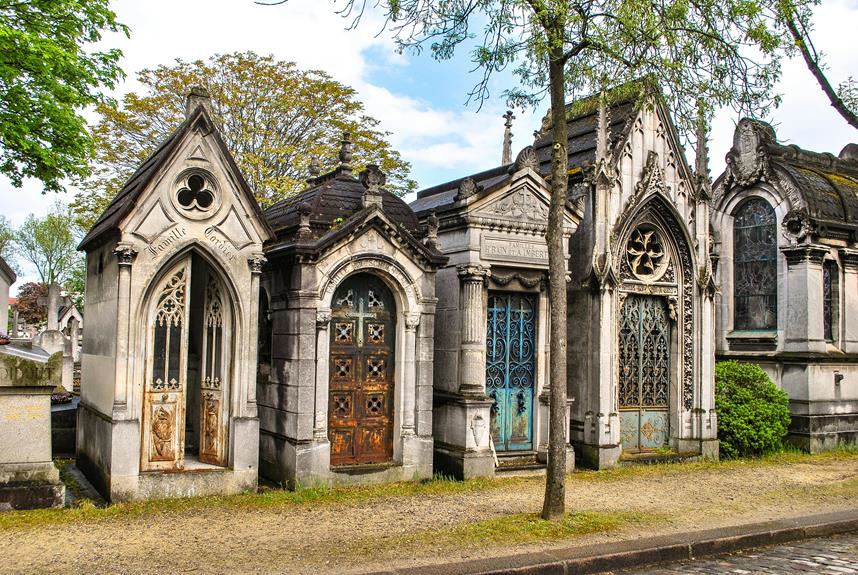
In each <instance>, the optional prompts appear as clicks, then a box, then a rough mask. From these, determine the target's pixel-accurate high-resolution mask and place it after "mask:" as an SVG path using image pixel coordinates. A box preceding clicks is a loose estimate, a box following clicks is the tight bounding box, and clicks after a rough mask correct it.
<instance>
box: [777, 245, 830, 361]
mask: <svg viewBox="0 0 858 575" xmlns="http://www.w3.org/2000/svg"><path fill="white" fill-rule="evenodd" d="M781 252H783V254H784V256H785V257H786V260H787V309H786V313H787V317H786V329H785V338H784V351H814V352H824V351H825V336H824V333H823V320H822V260H823V258H824V257H825V254H827V253H828V248H827V247H825V246H820V245H813V244H808V245H799V246H787V247H783V248H781Z"/></svg>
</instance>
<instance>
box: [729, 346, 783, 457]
mask: <svg viewBox="0 0 858 575" xmlns="http://www.w3.org/2000/svg"><path fill="white" fill-rule="evenodd" d="M715 411H716V412H717V413H718V439H719V440H721V455H722V456H723V457H727V458H730V457H754V456H759V455H763V454H766V453H771V452H774V451H779V450H781V449H783V440H784V437H786V434H787V427H788V426H789V422H790V415H789V396H787V394H786V392H785V391H783V390H781V389H778V387H777V386H776V385H775V384H774V383H772V380H771V379H769V376H768V375H766V372H765V371H763V370H762V368H760V366H758V365H755V364H751V363H739V362H736V361H724V362H719V363H717V364H716V365H715Z"/></svg>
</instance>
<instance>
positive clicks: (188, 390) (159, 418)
mask: <svg viewBox="0 0 858 575" xmlns="http://www.w3.org/2000/svg"><path fill="white" fill-rule="evenodd" d="M197 264H202V265H201V266H198V265H197ZM201 272H202V273H203V274H204V275H203V276H202V278H201V279H202V280H203V281H202V283H197V280H196V279H195V278H196V277H199V276H197V275H196V274H199V273H201ZM172 292H175V294H173V293H172ZM165 298H166V299H165ZM240 301H241V300H240V299H239V297H238V291H237V289H236V287H235V285H234V284H233V282H232V280H231V278H230V275H229V274H228V273H226V271H225V270H224V269H223V267H222V266H221V265H220V262H219V261H218V259H217V258H215V257H213V255H212V254H210V253H208V251H207V248H206V247H205V246H204V245H202V244H198V243H191V244H188V245H187V246H185V248H183V249H182V250H180V251H179V252H178V253H176V254H174V255H173V256H172V257H170V258H168V259H167V260H166V261H165V262H164V263H163V264H162V265H161V266H160V268H159V269H158V270H157V271H156V272H155V273H153V274H152V277H151V278H150V279H149V281H148V284H147V287H146V289H145V290H144V292H143V297H141V298H140V302H139V304H138V305H139V308H138V313H137V315H136V316H135V317H137V318H138V319H137V322H136V328H135V329H136V334H137V337H136V340H137V342H138V343H137V350H136V351H137V353H138V355H137V357H139V358H141V361H140V362H139V367H138V368H137V374H138V375H137V376H136V377H135V380H134V381H135V395H137V394H139V396H138V397H140V406H141V408H142V421H143V425H142V429H141V432H142V438H141V454H140V457H141V460H140V461H141V470H144V471H155V470H166V471H180V470H182V469H183V468H184V466H185V457H186V439H187V438H186V430H187V429H192V430H193V434H192V437H193V442H191V443H189V444H188V445H193V448H194V449H193V451H191V455H192V456H194V455H195V456H196V457H197V458H198V461H199V462H200V463H206V464H212V465H217V466H220V467H226V466H227V465H228V463H229V460H230V458H231V455H232V454H231V453H230V450H229V441H228V437H229V433H230V431H229V428H230V426H229V422H230V420H231V417H232V414H234V413H235V410H236V408H237V403H236V402H237V400H238V398H239V396H240V383H239V378H240V375H241V368H240V366H239V365H238V363H237V360H238V358H239V357H240V356H241V349H240V343H239V342H242V341H244V338H245V333H244V330H243V328H242V326H243V323H242V310H241V305H240ZM162 302H166V303H162ZM167 304H169V305H167ZM165 306H166V307H165ZM177 309H178V312H177V311H176V310H177ZM177 313H178V314H179V315H176V314H177ZM162 316H165V317H166V320H167V324H166V326H165V321H163V320H164V318H163V317H162ZM171 321H175V323H176V326H177V329H174V328H172V327H170V323H169V322H171ZM192 350H193V353H194V357H196V358H198V362H197V363H195V362H191V361H190V354H191V353H192ZM174 362H177V367H175V366H173V363H174ZM162 364H163V365H162ZM173 367H175V373H176V375H175V376H174V377H173V378H170V377H168V376H169V374H170V373H172V371H171V368H173ZM162 371H163V372H164V373H165V374H167V375H165V376H164V377H163V378H159V377H157V376H158V373H161V372H162ZM192 374H193V376H192ZM189 422H192V423H189Z"/></svg>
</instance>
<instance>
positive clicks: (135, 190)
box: [77, 105, 274, 251]
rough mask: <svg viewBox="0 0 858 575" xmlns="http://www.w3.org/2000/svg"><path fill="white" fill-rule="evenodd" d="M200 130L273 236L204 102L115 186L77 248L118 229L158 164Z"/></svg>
mask: <svg viewBox="0 0 858 575" xmlns="http://www.w3.org/2000/svg"><path fill="white" fill-rule="evenodd" d="M197 129H199V130H202V131H205V132H206V133H209V134H211V135H212V136H213V138H214V141H215V143H216V144H217V146H218V148H219V149H220V151H221V153H222V154H223V157H224V158H225V159H226V163H227V169H229V170H230V171H232V173H233V174H234V175H235V177H236V181H237V182H238V185H239V190H240V193H242V194H244V196H245V197H246V199H247V200H248V203H249V205H250V206H251V207H252V209H253V211H254V215H255V216H256V218H257V220H258V221H259V223H260V225H261V226H262V227H263V229H264V230H265V232H266V233H267V235H268V237H273V235H274V234H273V233H272V232H271V228H270V227H269V226H268V223H267V221H266V220H265V216H264V215H263V214H262V210H261V209H260V208H259V204H258V203H257V202H256V198H255V197H254V194H253V191H252V190H251V189H250V186H249V185H248V184H247V181H246V180H245V179H244V176H243V175H242V173H241V170H239V168H238V165H236V163H235V159H234V158H233V157H232V153H230V151H229V149H228V148H227V145H226V142H224V141H223V138H222V137H221V135H220V132H219V131H218V129H217V127H216V126H215V123H214V122H213V121H212V118H211V116H210V115H209V112H208V110H207V109H206V107H205V106H202V105H199V106H197V107H196V108H195V109H194V110H193V111H192V112H191V113H190V114H188V117H187V118H186V119H185V121H184V122H182V123H181V124H180V125H179V127H178V128H176V130H175V131H174V132H173V133H172V134H170V135H169V136H168V137H167V138H166V139H165V140H164V141H163V142H161V144H160V145H159V146H158V147H157V148H155V151H154V152H152V154H151V155H150V156H149V157H148V158H146V160H145V161H144V162H143V163H142V164H140V167H139V168H137V171H135V172H134V173H133V174H132V175H131V177H130V178H128V180H127V181H126V182H125V185H123V186H122V189H121V190H119V193H118V194H116V196H115V197H114V198H113V201H111V202H110V205H108V206H107V208H106V209H105V210H104V212H103V213H102V214H101V217H99V218H98V221H96V222H95V225H93V226H92V228H91V229H90V230H89V232H88V233H87V234H86V236H85V237H84V238H83V240H82V241H81V242H80V245H79V246H78V248H77V249H78V250H83V251H87V250H89V249H90V248H92V247H93V246H95V245H97V244H98V243H99V241H100V240H101V239H102V238H104V237H105V236H107V235H109V234H111V233H112V232H114V231H116V230H118V229H119V225H120V224H121V223H122V221H123V220H124V219H125V217H126V216H128V215H129V214H130V213H131V212H132V211H133V209H134V207H135V206H136V205H137V202H138V200H139V199H140V197H141V195H142V194H143V192H144V191H145V190H146V189H147V188H148V186H149V184H150V183H151V182H152V180H153V179H154V178H155V176H156V175H157V174H158V173H159V172H160V170H161V168H162V166H164V165H165V164H166V163H167V162H168V161H170V160H171V159H172V158H173V157H174V156H175V152H176V151H177V149H178V148H179V147H180V146H181V143H182V142H183V141H184V140H185V137H186V136H187V135H188V134H189V133H190V132H192V131H193V130H197Z"/></svg>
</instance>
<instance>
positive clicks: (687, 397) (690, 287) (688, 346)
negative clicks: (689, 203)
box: [614, 193, 696, 409]
mask: <svg viewBox="0 0 858 575" xmlns="http://www.w3.org/2000/svg"><path fill="white" fill-rule="evenodd" d="M644 222H650V223H652V224H654V225H657V226H658V227H659V228H661V229H662V230H664V231H665V232H667V233H666V237H665V240H666V241H667V242H668V244H669V245H670V248H671V251H672V254H673V257H674V259H673V263H674V265H675V267H676V269H675V272H676V278H675V282H676V285H677V288H678V295H679V297H678V302H677V303H679V304H680V305H679V310H678V314H677V317H676V322H677V326H678V327H679V330H680V331H679V334H678V335H679V337H678V339H677V341H678V344H679V346H680V350H679V357H681V358H682V371H681V382H680V386H679V389H680V393H681V401H680V403H681V405H682V406H683V407H684V408H685V409H691V408H692V407H693V405H694V321H695V320H694V307H695V306H694V284H695V278H696V274H695V269H696V267H695V265H694V254H693V251H692V248H691V246H692V245H693V244H692V242H691V238H690V236H689V234H688V230H687V229H686V226H685V225H684V224H683V220H682V218H681V217H680V215H679V213H678V212H677V211H676V207H675V206H674V205H673V203H672V202H671V201H670V200H669V199H668V198H666V197H665V196H664V195H663V194H661V193H655V194H651V195H650V196H649V197H647V198H646V199H645V200H644V201H643V202H642V203H641V205H640V206H638V208H637V209H636V210H635V212H634V213H633V214H631V217H630V218H629V219H628V220H627V221H626V223H625V225H624V226H623V228H622V232H621V233H620V234H618V238H617V239H618V241H616V242H615V243H614V258H615V260H616V261H617V262H621V261H622V260H625V254H624V253H623V251H624V250H625V248H626V244H627V242H628V239H629V237H630V235H631V234H632V232H633V231H634V230H635V229H636V228H637V226H638V225H640V224H641V223H644ZM620 258H622V260H621V259H620ZM617 268H618V272H619V276H620V278H619V281H620V284H622V283H623V282H624V281H626V280H627V279H629V278H628V276H626V275H625V274H624V272H623V267H622V266H621V265H620V264H619V263H618V265H617Z"/></svg>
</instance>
